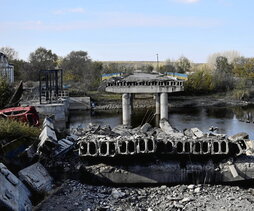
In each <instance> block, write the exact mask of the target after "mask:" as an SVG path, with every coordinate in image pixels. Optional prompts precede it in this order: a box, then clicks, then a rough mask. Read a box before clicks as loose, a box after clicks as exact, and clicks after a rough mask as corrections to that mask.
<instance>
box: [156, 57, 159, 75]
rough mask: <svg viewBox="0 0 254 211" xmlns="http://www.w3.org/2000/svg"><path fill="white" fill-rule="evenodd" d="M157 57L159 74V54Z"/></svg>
mask: <svg viewBox="0 0 254 211" xmlns="http://www.w3.org/2000/svg"><path fill="white" fill-rule="evenodd" d="M156 56H157V72H159V54H156Z"/></svg>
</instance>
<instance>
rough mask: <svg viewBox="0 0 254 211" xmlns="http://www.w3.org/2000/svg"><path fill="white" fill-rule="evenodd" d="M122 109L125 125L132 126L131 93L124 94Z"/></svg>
mask: <svg viewBox="0 0 254 211" xmlns="http://www.w3.org/2000/svg"><path fill="white" fill-rule="evenodd" d="M122 107H123V108H122V109H123V125H125V126H130V124H131V112H130V94H127V93H125V94H123V95H122Z"/></svg>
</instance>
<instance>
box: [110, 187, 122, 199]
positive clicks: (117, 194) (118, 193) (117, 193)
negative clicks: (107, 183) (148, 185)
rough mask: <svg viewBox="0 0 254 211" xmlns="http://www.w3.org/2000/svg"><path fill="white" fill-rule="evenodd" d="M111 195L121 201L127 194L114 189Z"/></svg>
mask: <svg viewBox="0 0 254 211" xmlns="http://www.w3.org/2000/svg"><path fill="white" fill-rule="evenodd" d="M111 194H112V197H113V198H114V199H119V198H122V197H124V196H125V193H123V192H121V191H120V190H117V189H113V190H112V193H111Z"/></svg>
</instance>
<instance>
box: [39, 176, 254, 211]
mask: <svg viewBox="0 0 254 211" xmlns="http://www.w3.org/2000/svg"><path fill="white" fill-rule="evenodd" d="M195 187H198V186H195ZM200 188H201V190H200V192H199V193H195V192H192V191H190V190H189V189H187V185H171V186H168V187H166V188H165V189H161V188H160V187H155V186H152V187H151V186H150V187H149V186H145V187H140V186H138V187H121V188H117V190H119V191H121V192H123V193H125V196H123V197H122V198H118V199H114V198H112V190H113V189H115V188H114V187H110V186H98V185H96V186H92V185H88V184H82V183H80V182H78V181H75V180H67V181H65V183H64V184H63V187H62V188H61V191H58V192H57V193H55V194H54V195H53V196H52V197H51V198H49V199H47V200H46V201H44V202H43V203H42V204H40V207H38V210H73V209H74V207H73V205H74V204H75V203H77V204H78V205H77V207H75V209H76V210H87V211H88V210H89V211H90V210H149V211H151V210H154V211H156V210H188V211H189V210H190V211H194V210H200V211H205V210H253V203H254V197H253V188H249V189H248V188H241V187H238V186H236V185H235V186H228V185H207V184H204V185H202V186H201V187H200ZM176 206H178V207H179V206H183V208H182V209H180V208H176ZM222 207H224V208H222Z"/></svg>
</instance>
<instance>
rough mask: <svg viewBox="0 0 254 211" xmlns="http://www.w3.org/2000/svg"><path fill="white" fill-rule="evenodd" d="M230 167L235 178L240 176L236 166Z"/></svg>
mask: <svg viewBox="0 0 254 211" xmlns="http://www.w3.org/2000/svg"><path fill="white" fill-rule="evenodd" d="M228 167H229V170H230V172H231V174H232V176H233V177H234V178H235V177H238V176H239V175H238V173H237V170H236V168H235V165H234V164H231V165H229V166H228Z"/></svg>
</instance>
